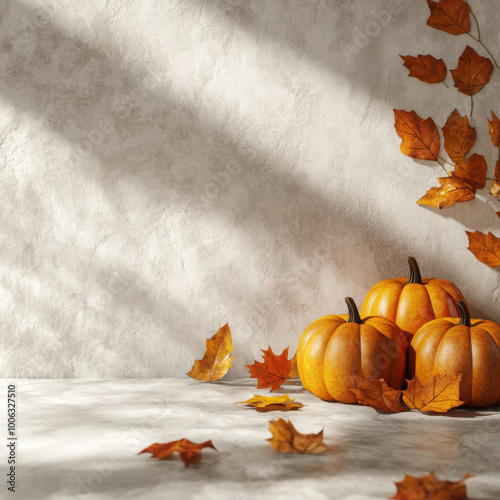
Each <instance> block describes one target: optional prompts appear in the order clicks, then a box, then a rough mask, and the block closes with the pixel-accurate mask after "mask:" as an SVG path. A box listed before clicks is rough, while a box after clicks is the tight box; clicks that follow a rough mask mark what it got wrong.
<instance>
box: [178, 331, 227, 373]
mask: <svg viewBox="0 0 500 500" xmlns="http://www.w3.org/2000/svg"><path fill="white" fill-rule="evenodd" d="M231 352H233V344H232V343H231V330H230V329H229V325H228V324H225V325H224V326H223V327H222V328H221V329H220V330H219V331H218V332H217V333H216V334H215V335H214V336H213V337H212V338H211V339H207V350H206V352H205V355H204V356H203V359H199V360H196V361H195V362H194V365H193V368H191V371H189V372H188V373H187V375H189V376H190V377H192V378H194V379H196V380H201V381H203V382H213V381H214V380H219V379H220V378H222V377H223V376H224V375H225V374H226V373H227V371H228V370H229V368H231V366H232V365H233V363H232V360H233V359H234V356H233V357H231V356H229V355H230V354H231Z"/></svg>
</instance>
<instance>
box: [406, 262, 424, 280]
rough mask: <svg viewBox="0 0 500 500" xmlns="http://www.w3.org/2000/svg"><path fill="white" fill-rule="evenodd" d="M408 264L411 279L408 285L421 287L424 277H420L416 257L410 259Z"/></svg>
mask: <svg viewBox="0 0 500 500" xmlns="http://www.w3.org/2000/svg"><path fill="white" fill-rule="evenodd" d="M408 264H410V277H409V278H408V283H416V284H417V285H421V284H422V276H421V275H420V269H419V268H418V264H417V261H416V260H415V257H408Z"/></svg>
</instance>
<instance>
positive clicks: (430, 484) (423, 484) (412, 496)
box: [392, 472, 472, 500]
mask: <svg viewBox="0 0 500 500" xmlns="http://www.w3.org/2000/svg"><path fill="white" fill-rule="evenodd" d="M470 477H472V476H471V475H470V474H466V475H465V476H464V477H463V478H462V479H461V480H460V481H457V482H452V481H439V480H438V479H437V478H436V476H435V475H434V472H431V473H430V474H429V475H428V476H425V477H413V476H405V478H404V480H403V481H402V482H400V483H396V487H397V489H398V492H397V493H396V494H395V495H394V496H393V497H392V498H393V499H394V500H467V499H468V498H469V497H468V496H467V488H466V486H465V484H464V482H465V481H466V480H467V479H469V478H470Z"/></svg>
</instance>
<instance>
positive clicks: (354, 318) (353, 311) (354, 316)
mask: <svg viewBox="0 0 500 500" xmlns="http://www.w3.org/2000/svg"><path fill="white" fill-rule="evenodd" d="M345 302H346V304H347V308H348V309H349V319H348V320H347V322H348V323H357V324H358V325H362V324H363V321H361V316H360V315H359V311H358V308H357V307H356V303H355V302H354V300H353V299H352V298H351V297H346V298H345Z"/></svg>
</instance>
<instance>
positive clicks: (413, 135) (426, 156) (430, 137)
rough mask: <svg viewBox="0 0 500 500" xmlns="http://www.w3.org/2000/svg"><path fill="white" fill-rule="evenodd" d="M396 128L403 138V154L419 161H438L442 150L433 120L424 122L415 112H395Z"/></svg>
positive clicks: (396, 110)
mask: <svg viewBox="0 0 500 500" xmlns="http://www.w3.org/2000/svg"><path fill="white" fill-rule="evenodd" d="M394 116H395V118H396V122H395V124H394V127H395V128H396V132H397V134H398V135H399V137H401V139H402V142H401V146H400V149H401V152H402V153H403V154H404V155H406V156H410V157H411V158H416V159H417V160H433V161H437V159H438V157H439V150H440V148H441V138H440V137H439V131H438V128H437V127H436V124H435V123H434V120H433V119H432V118H427V120H424V119H423V118H420V116H418V115H417V113H415V111H404V110H401V109H395V110H394Z"/></svg>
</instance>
